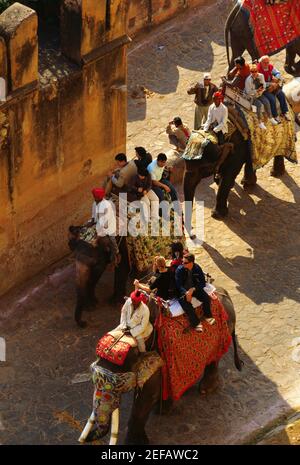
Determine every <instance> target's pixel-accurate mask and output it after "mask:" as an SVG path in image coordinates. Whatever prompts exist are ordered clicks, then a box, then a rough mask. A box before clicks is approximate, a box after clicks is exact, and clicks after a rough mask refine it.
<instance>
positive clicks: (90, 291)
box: [87, 266, 105, 310]
mask: <svg viewBox="0 0 300 465" xmlns="http://www.w3.org/2000/svg"><path fill="white" fill-rule="evenodd" d="M104 269H105V268H103V266H100V267H93V268H92V270H91V276H90V279H89V281H88V284H87V305H88V306H89V310H92V309H93V307H94V306H95V305H96V304H97V303H98V299H97V297H96V295H95V289H96V285H97V283H98V281H99V279H100V278H101V276H102V274H103V272H104Z"/></svg>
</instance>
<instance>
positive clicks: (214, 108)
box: [203, 92, 228, 145]
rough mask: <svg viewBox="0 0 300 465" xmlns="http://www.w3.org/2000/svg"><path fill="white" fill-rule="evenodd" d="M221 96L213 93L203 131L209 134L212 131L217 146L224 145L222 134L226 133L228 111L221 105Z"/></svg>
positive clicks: (219, 93) (218, 93)
mask: <svg viewBox="0 0 300 465" xmlns="http://www.w3.org/2000/svg"><path fill="white" fill-rule="evenodd" d="M222 100H223V95H222V93H221V92H215V93H214V95H213V102H214V103H212V104H211V105H210V107H209V110H208V116H207V120H206V123H205V124H204V128H203V129H204V131H205V132H209V130H213V131H214V132H215V133H216V135H217V137H218V144H219V145H223V144H224V143H225V137H224V134H226V133H227V132H228V126H227V121H228V109H227V107H226V106H225V105H224V104H223V103H222Z"/></svg>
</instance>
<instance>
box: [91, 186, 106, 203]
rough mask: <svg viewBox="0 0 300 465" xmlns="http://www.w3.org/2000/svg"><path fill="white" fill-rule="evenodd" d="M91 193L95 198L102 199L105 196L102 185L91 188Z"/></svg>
mask: <svg viewBox="0 0 300 465" xmlns="http://www.w3.org/2000/svg"><path fill="white" fill-rule="evenodd" d="M92 194H93V196H94V199H95V200H102V199H104V197H105V189H103V188H102V187H95V188H94V189H92Z"/></svg>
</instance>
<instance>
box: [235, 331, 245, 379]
mask: <svg viewBox="0 0 300 465" xmlns="http://www.w3.org/2000/svg"><path fill="white" fill-rule="evenodd" d="M232 342H233V348H234V364H235V366H236V369H237V370H239V371H242V367H243V365H244V362H243V360H241V359H240V357H239V354H238V349H237V338H236V335H235V330H233V333H232Z"/></svg>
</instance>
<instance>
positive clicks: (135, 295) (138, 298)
mask: <svg viewBox="0 0 300 465" xmlns="http://www.w3.org/2000/svg"><path fill="white" fill-rule="evenodd" d="M130 298H131V301H132V302H133V303H134V304H139V303H140V302H143V303H144V304H145V303H146V302H147V297H146V296H145V294H143V293H142V292H140V291H139V290H136V291H133V292H132V293H131V294H130Z"/></svg>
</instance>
